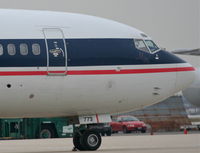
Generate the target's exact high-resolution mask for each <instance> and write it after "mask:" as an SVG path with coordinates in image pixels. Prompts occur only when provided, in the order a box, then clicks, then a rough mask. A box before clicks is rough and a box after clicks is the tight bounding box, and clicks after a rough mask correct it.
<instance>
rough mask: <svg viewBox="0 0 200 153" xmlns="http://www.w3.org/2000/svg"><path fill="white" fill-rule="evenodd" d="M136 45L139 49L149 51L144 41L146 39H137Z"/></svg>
mask: <svg viewBox="0 0 200 153" xmlns="http://www.w3.org/2000/svg"><path fill="white" fill-rule="evenodd" d="M134 42H135V47H136V48H137V49H139V50H142V51H145V52H149V50H148V48H147V46H146V44H145V43H144V41H143V40H142V39H135V40H134Z"/></svg>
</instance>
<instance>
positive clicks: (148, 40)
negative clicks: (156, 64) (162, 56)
mask: <svg viewBox="0 0 200 153" xmlns="http://www.w3.org/2000/svg"><path fill="white" fill-rule="evenodd" d="M144 42H145V44H146V46H147V47H148V49H149V51H150V52H151V53H155V52H158V51H160V48H159V47H158V46H157V45H156V43H155V42H154V41H153V40H150V39H146V40H144ZM147 42H151V43H152V44H153V45H154V47H156V48H157V49H154V50H152V49H151V47H150V46H149V45H148V43H147Z"/></svg>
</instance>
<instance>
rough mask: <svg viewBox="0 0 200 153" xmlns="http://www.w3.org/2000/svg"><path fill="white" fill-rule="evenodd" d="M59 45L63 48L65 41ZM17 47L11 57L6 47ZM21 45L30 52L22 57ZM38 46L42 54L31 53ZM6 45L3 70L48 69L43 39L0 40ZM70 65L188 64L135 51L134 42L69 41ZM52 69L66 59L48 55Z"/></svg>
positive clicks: (0, 63) (0, 60) (163, 53)
mask: <svg viewBox="0 0 200 153" xmlns="http://www.w3.org/2000/svg"><path fill="white" fill-rule="evenodd" d="M53 41H55V39H52V40H51V39H48V45H49V49H52V48H55V46H53ZM56 41H58V46H59V47H60V48H63V50H64V46H63V45H64V43H62V40H61V39H60V40H58V39H57V40H56ZM9 43H13V44H15V45H16V50H17V54H16V55H14V56H10V55H8V53H7V45H8V44H9ZM20 43H27V44H28V47H29V53H28V55H26V56H23V55H20V51H19V45H20ZM33 43H38V44H40V46H41V54H40V55H37V56H36V55H33V54H32V44H33ZM0 44H2V45H3V46H4V54H3V55H2V56H0V67H39V66H40V67H45V66H47V53H46V45H45V40H44V39H4V40H0ZM66 44H67V64H68V66H105V65H144V64H172V63H185V61H183V60H182V59H180V58H178V57H176V56H175V55H173V54H171V53H169V52H166V51H160V52H158V53H156V54H157V55H158V56H159V59H158V60H156V59H155V56H156V54H150V53H147V52H143V51H140V50H138V49H136V48H135V45H134V43H133V39H66ZM49 57H50V66H65V58H63V57H62V56H61V55H59V56H58V57H57V58H54V57H53V55H52V54H50V53H49Z"/></svg>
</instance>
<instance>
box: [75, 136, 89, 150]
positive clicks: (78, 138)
mask: <svg viewBox="0 0 200 153" xmlns="http://www.w3.org/2000/svg"><path fill="white" fill-rule="evenodd" d="M81 136H82V134H81V133H79V132H77V133H75V134H74V136H73V144H74V147H75V148H76V149H78V150H80V151H84V150H86V149H85V148H84V147H83V145H82V144H81Z"/></svg>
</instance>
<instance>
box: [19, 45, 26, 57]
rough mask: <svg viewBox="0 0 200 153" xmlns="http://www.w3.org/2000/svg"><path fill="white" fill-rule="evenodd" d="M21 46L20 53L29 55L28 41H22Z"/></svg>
mask: <svg viewBox="0 0 200 153" xmlns="http://www.w3.org/2000/svg"><path fill="white" fill-rule="evenodd" d="M19 48H20V54H21V55H24V56H25V55H28V45H27V44H26V43H21V44H20V45H19Z"/></svg>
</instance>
